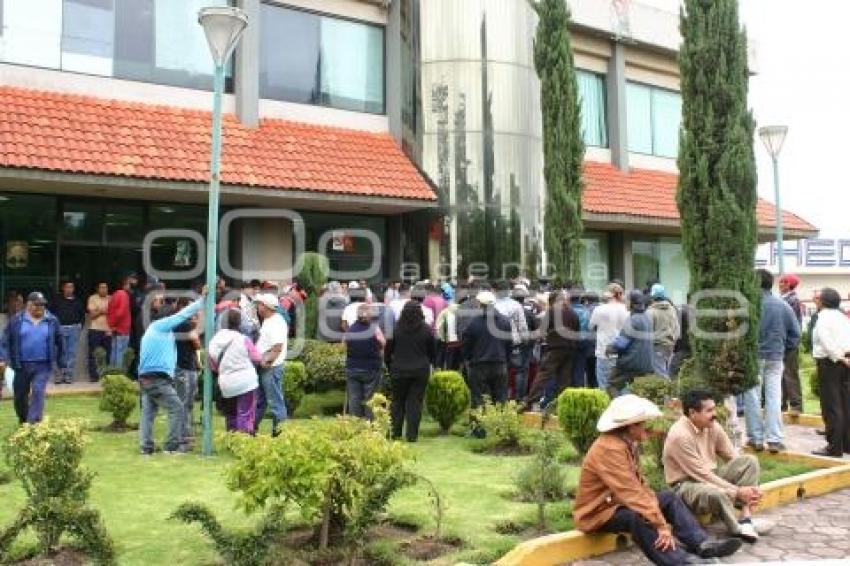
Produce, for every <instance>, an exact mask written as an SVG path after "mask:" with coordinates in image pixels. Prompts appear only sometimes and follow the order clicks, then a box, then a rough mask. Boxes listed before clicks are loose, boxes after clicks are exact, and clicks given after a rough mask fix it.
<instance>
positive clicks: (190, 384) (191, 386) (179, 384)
mask: <svg viewBox="0 0 850 566" xmlns="http://www.w3.org/2000/svg"><path fill="white" fill-rule="evenodd" d="M197 387H198V372H197V371H195V370H191V369H183V368H177V370H176V371H175V372H174V389H175V390H176V391H177V396H178V397H180V402H181V403H183V426H181V427H180V442H181V443H182V444H188V443H189V442H190V441H191V439H192V438H193V437H194V436H195V435H194V432H193V430H192V413H193V410H194V408H195V391H196V390H197Z"/></svg>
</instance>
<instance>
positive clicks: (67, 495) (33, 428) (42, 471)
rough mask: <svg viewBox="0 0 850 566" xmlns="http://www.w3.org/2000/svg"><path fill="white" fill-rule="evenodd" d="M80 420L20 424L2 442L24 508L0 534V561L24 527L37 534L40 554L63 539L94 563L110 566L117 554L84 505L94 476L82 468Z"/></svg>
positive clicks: (53, 549)
mask: <svg viewBox="0 0 850 566" xmlns="http://www.w3.org/2000/svg"><path fill="white" fill-rule="evenodd" d="M84 429H85V422H84V421H81V420H60V421H51V420H50V419H49V418H48V419H45V420H44V421H43V422H41V423H39V424H35V425H24V426H22V427H21V428H19V429H18V430H17V431H15V432H14V433H13V434H12V435H11V436H10V437H9V439H8V440H7V441H6V461H7V463H8V465H9V467H10V468H11V469H12V470H14V473H15V475H16V476H17V477H18V479H19V480H20V481H21V484H23V488H24V492H25V493H26V495H27V502H26V506H25V507H24V508H23V509H22V510H21V511H20V513H19V514H18V517H17V518H16V519H15V521H14V522H13V523H12V524H11V525H9V526H8V527H6V528H5V529H3V530H2V531H0V560H3V559H5V558H7V553H8V551H9V548H10V546H11V544H12V542H13V541H14V540H15V538H17V536H18V535H19V534H20V533H21V532H23V531H25V530H26V529H28V528H32V529H33V531H35V534H36V538H37V539H38V552H39V554H47V555H52V554H55V553H56V552H57V550H58V547H59V541H60V539H61V537H62V535H63V534H65V533H67V534H68V535H71V536H72V537H74V538H76V539H77V541H78V542H79V545H80V547H81V549H82V550H83V552H85V553H86V554H87V555H88V556H89V557H91V558H92V559H93V560H94V561H95V562H96V563H98V564H113V563H114V561H115V549H114V547H113V544H112V540H111V539H110V538H109V535H108V534H107V533H106V529H105V528H104V526H103V523H102V521H101V519H100V515H99V513H98V512H97V511H95V510H94V509H92V508H91V507H89V506H88V504H87V500H88V496H89V493H88V492H89V488H90V487H91V480H92V478H93V477H94V474H92V473H91V472H89V471H87V470H86V469H84V468H83V467H82V466H81V465H80V462H81V461H82V459H83V448H84V447H85V445H86V443H87V439H86V437H85V436H84V435H83V430H84Z"/></svg>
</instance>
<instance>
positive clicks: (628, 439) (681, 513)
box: [573, 394, 741, 566]
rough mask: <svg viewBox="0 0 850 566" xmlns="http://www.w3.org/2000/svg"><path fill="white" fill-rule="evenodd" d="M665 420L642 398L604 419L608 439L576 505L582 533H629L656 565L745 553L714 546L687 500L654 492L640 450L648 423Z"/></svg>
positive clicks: (585, 470)
mask: <svg viewBox="0 0 850 566" xmlns="http://www.w3.org/2000/svg"><path fill="white" fill-rule="evenodd" d="M660 416H661V411H660V410H659V409H658V407H656V406H655V404H654V403H652V402H651V401H648V400H646V399H643V398H642V397H638V396H637V395H632V394H628V395H622V396H620V397H617V398H616V399H614V400H613V401H611V404H610V405H609V406H608V408H607V409H605V412H604V413H602V416H601V417H599V422H598V423H597V426H596V428H597V430H599V432H600V433H602V434H601V435H600V436H599V438H597V439H596V441H595V442H594V443H593V445H592V446H591V447H590V450H588V451H587V454H586V455H585V457H584V460H583V461H582V466H581V476H580V477H579V485H578V490H577V492H576V499H575V503H574V505H573V519H574V521H575V525H576V528H578V529H579V530H580V531H582V532H586V533H592V532H607V533H629V534H631V537H632V540H633V541H634V542H635V544H637V546H638V547H639V548H640V549H641V550H642V551H643V553H644V554H645V555H646V557H647V558H649V559H650V560H651V561H652V562H653V563H654V564H660V565H662V566H678V565H680V564H708V563H712V562H713V560H712V559H713V558H715V557H721V556H729V555H730V554H733V553H735V552H736V551H737V550H738V549H739V548H741V541H740V540H739V539H736V538H722V539H718V540H711V539H709V538H708V535H707V534H706V532H705V530H704V529H703V528H702V527H701V526H700V524H699V522H698V521H697V520H696V518H695V517H694V515H693V513H691V511H690V510H689V509H688V507H687V506H686V505H685V503H684V502H683V501H682V499H681V498H680V497H679V496H678V495H676V494H675V493H673V492H671V491H662V492H660V493H656V492H654V491H653V490H652V489H651V488H650V487H649V485H648V483H647V481H646V478H645V477H644V476H643V474H642V472H641V469H640V456H639V452H638V445H639V444H641V443H643V442H646V441H647V440H648V439H649V431H648V430H647V428H646V422H647V421H649V420H652V419H656V418H658V417H660Z"/></svg>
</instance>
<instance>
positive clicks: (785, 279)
mask: <svg viewBox="0 0 850 566" xmlns="http://www.w3.org/2000/svg"><path fill="white" fill-rule="evenodd" d="M779 282H780V283H785V284H786V285H788V286H789V287H790V288H792V289H796V288H797V285H799V284H800V278H799V277H797V276H796V275H790V274H789V275H783V276H782V277H780V278H779Z"/></svg>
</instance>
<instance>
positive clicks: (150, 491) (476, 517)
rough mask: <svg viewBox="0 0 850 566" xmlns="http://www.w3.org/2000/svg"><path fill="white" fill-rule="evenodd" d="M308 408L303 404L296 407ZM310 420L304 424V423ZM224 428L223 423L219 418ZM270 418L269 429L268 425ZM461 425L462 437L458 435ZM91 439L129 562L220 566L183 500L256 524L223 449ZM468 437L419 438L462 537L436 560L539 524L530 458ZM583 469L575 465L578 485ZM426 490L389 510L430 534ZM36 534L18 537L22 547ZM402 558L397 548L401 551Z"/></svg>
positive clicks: (320, 400) (562, 521)
mask: <svg viewBox="0 0 850 566" xmlns="http://www.w3.org/2000/svg"><path fill="white" fill-rule="evenodd" d="M340 401H341V396H340V394H339V393H338V392H330V393H327V394H324V395H322V396H315V397H314V396H308V397H307V398H306V399H305V404H304V405H303V408H304V409H307V410H308V411H307V412H315V413H319V412H321V410H322V407H324V406H334V405H338V404H339V403H340ZM302 412H303V411H302V410H301V409H299V411H298V413H299V414H301V413H302ZM47 414H48V415H50V416H51V417H52V418H63V417H82V418H86V419H89V420H90V421H91V423H92V425H93V426H97V425H103V424H107V423H108V422H109V420H110V418H109V415H107V414H105V413H101V412H99V411H98V410H97V399H96V398H92V397H64V398H51V399H48V402H47ZM136 419H138V413H135V414H134V415H133V416H132V417H131V421H133V420H136ZM302 422H303V423H304V424H305V425H307V423H306V421H302ZM15 426H16V421H15V417H14V411H13V409H12V405H11V402H9V401H8V400H4V401H2V403H0V437H2V438H5V437H6V436H7V435H8V434H9V433H10V432H11V431H12V430H14V427H15ZM216 426H217V427H218V428H217V430H222V429H223V424H222V422H221V420H220V419H219V420H218V421H217V422H216ZM267 426H268V425H267V424H264V429H265V428H267ZM157 427H158V429H157V439H160V440H161V439H162V438H163V434H164V429H165V417H164V416H160V418H159V419H158V422H157ZM460 432H461V431H460V430H459V431H458V434H460ZM90 438H91V444H90V445H89V446H88V448H87V450H86V456H85V460H84V464H85V465H86V466H87V467H88V468H89V469H90V470H93V471H96V472H97V477H96V478H95V480H94V482H93V486H92V492H91V496H92V497H91V502H92V504H93V505H94V506H95V507H97V508H98V509H99V510H100V511H101V513H102V514H103V517H104V520H105V523H106V526H107V529H108V530H109V532H110V534H111V535H112V537H113V538H114V539H115V541H116V543H117V546H118V553H119V554H118V561H119V563H120V564H121V565H122V566H124V565H128V566H132V565H143V564H144V565H147V564H166V563H169V564H174V565H177V564H215V563H217V557H216V554H215V552H214V551H213V550H212V547H211V546H210V544H209V543H208V542H207V540H206V539H205V538H204V537H203V536H202V535H201V534H200V532H199V530H198V528H197V527H196V526H187V525H183V524H178V523H175V522H173V521H169V520H167V517H168V515H169V514H170V513H171V512H172V511H173V510H174V509H175V508H176V507H177V506H178V505H179V504H180V503H182V502H184V501H187V500H196V501H201V502H203V503H205V504H207V505H208V506H209V507H210V508H211V509H213V511H214V512H215V513H216V514H217V515H218V516H219V518H220V519H221V520H222V522H223V523H224V524H225V525H227V526H228V527H238V526H246V527H247V526H249V525H251V524H252V522H253V521H254V517H247V516H245V515H244V514H243V513H242V512H241V511H240V510H237V509H236V508H235V506H234V504H235V501H236V498H235V496H234V495H233V494H232V493H231V492H230V491H228V489H227V488H226V487H225V485H224V482H223V479H222V470H223V468H224V466H225V465H226V463H227V458H226V457H223V456H217V457H212V458H209V459H205V458H202V457H200V456H197V455H182V456H165V455H162V454H158V455H156V456H153V457H151V458H143V457H141V456H140V455H139V449H138V436H137V433H136V432H128V433H122V434H115V433H103V432H94V431H93V432H91V433H90ZM469 443H470V441H469V440H468V439H466V438H464V437H462V436H458V435H451V436H438V435H437V427H436V425H435V424H434V423H433V422H430V421H428V422H426V423H424V427H423V431H422V435H421V436H420V442H419V443H417V444H415V445H412V448H413V452H414V453H415V455H416V459H417V461H416V465H415V467H416V471H417V473H419V474H421V475H423V476H425V477H427V478H428V479H430V480H431V481H432V482H433V483H434V484H435V485H436V486H437V489H438V490H439V491H440V493H441V495H442V497H444V498H445V500H446V502H447V509H446V514H445V519H444V526H443V530H444V532H445V533H446V534H449V535H455V536H458V537H460V538H461V539H463V541H464V543H465V544H464V547H463V548H462V549H461V550H459V551H458V552H456V553H454V554H453V555H451V556H450V557H444V558H442V559H438V561H435V562H434V563H435V564H450V563H454V562H456V561H458V560H470V561H476V562H490V561H492V560H494V559H495V558H497V557H498V556H500V555H502V554H503V553H504V552H506V551H507V550H509V549H510V548H512V547H513V546H514V545H515V544H516V543H517V542H518V541H519V540H520V538H519V536H517V535H503V534H499V533H498V532H496V530H495V529H496V527H497V526H498V525H503V524H505V523H514V524H516V525H519V526H524V525H530V524H533V521H534V518H535V516H536V515H535V513H536V508H535V506H534V505H533V504H529V503H519V502H517V501H514V499H513V497H512V493H513V489H514V488H513V477H514V475H515V474H516V472H517V470H518V469H519V467H520V466H521V464H522V463H524V462H525V461H527V460H528V458H529V457H528V456H525V457H507V456H502V457H498V456H487V455H480V454H474V453H472V452H471V451H470V450H469ZM576 477H577V470H576V469H575V468H571V469H570V478H571V481H573V482H575V479H576ZM0 500H2V501H3V502H4V504H3V505H2V508H0V526H2V525H5V524H8V523H9V521H11V520H12V518H13V517H14V516H15V514H16V512H17V511H18V510H19V509H20V508H21V506H22V505H23V502H24V494H23V491H22V490H21V488H20V485H19V484H18V482H17V480H13V481H12V482H11V483H8V484H5V485H0ZM429 501H430V500H429V496H428V492H427V489H426V487H425V486H424V485H423V484H421V483H420V484H419V485H416V486H413V487H411V488H408V489H406V490H404V491H403V492H401V493H399V494H398V495H397V496H396V497H395V498H394V499H393V500H392V502H391V505H390V510H389V511H390V517H391V518H393V519H397V520H400V521H403V522H410V523H415V524H417V525H419V526H420V527H421V530H420V533H422V534H430V533H431V532H432V531H433V528H434V521H433V519H432V516H433V514H432V507H431V505H430V503H429ZM550 507H551V512H552V514H553V515H556V516H557V517H555V518H556V519H557V522H556V523H555V524H557V525H558V526H559V527H560V528H569V527H570V524H571V523H570V519H569V505H568V504H559V505H553V506H550ZM33 541H34V538H28V539H25V540H23V541H22V542H19V543H17V546H16V548H17V549H18V550H19V551H20V550H23V549H24V548H25V546H26V545H27V544H29V543H32V542H33ZM394 554H395V555H396V556H398V553H394Z"/></svg>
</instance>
